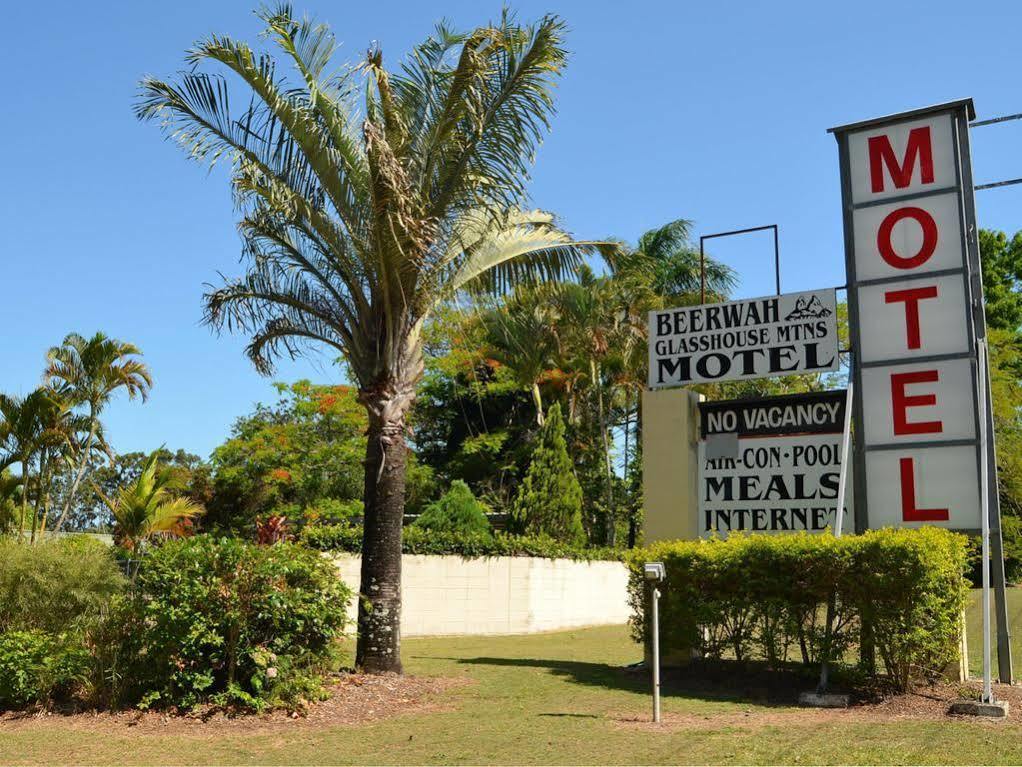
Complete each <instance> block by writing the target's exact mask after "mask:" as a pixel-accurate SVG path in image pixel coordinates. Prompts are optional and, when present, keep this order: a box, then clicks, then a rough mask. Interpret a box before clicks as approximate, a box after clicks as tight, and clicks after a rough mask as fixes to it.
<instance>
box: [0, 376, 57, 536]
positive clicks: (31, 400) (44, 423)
mask: <svg viewBox="0 0 1022 767" xmlns="http://www.w3.org/2000/svg"><path fill="white" fill-rule="evenodd" d="M60 409H61V404H60V403H59V401H58V400H57V398H56V397H55V395H54V393H53V391H52V390H51V389H48V388H46V387H41V388H39V389H35V390H33V391H32V392H30V393H29V394H27V395H26V396H24V397H17V396H13V395H8V394H0V448H2V449H3V453H4V455H3V459H2V461H0V469H6V468H8V467H10V466H12V465H13V464H15V463H20V464H21V477H22V489H21V519H20V521H19V524H18V528H19V530H18V532H19V534H20V535H24V534H25V525H26V522H27V521H28V518H29V510H28V497H29V483H30V481H31V476H32V475H31V465H32V462H33V461H34V460H35V459H36V458H39V459H40V461H41V462H42V454H43V452H44V449H45V448H46V447H47V446H49V445H52V444H54V443H56V442H57V441H59V440H57V439H55V435H54V428H55V427H54V424H55V422H56V421H57V418H56V417H55V413H56V411H58V410H60ZM40 473H41V472H38V473H37V474H36V498H37V500H38V499H39V497H40V496H41V494H42V482H41V479H42V478H41V476H40ZM36 521H37V515H33V516H32V535H33V538H34V536H35V527H36Z"/></svg>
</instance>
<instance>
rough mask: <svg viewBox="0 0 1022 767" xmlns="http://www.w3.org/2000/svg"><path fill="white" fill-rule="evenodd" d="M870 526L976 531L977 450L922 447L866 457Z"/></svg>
mask: <svg viewBox="0 0 1022 767" xmlns="http://www.w3.org/2000/svg"><path fill="white" fill-rule="evenodd" d="M866 474H867V476H868V477H869V483H868V485H867V490H866V497H867V504H868V506H869V523H870V527H885V526H893V527H922V526H923V525H939V526H941V527H950V528H952V529H957V530H967V529H975V528H977V527H978V526H979V513H980V512H979V509H980V505H979V475H978V464H977V463H976V448H975V447H973V446H971V445H966V446H964V447H961V446H958V447H923V448H912V449H906V450H876V451H873V452H870V453H867V454H866Z"/></svg>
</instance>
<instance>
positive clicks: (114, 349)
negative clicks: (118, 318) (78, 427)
mask: <svg viewBox="0 0 1022 767" xmlns="http://www.w3.org/2000/svg"><path fill="white" fill-rule="evenodd" d="M141 354H142V352H141V351H140V350H139V348H138V347H137V346H135V345H134V344H129V343H125V342H123V341H118V340H117V339H116V338H108V337H107V336H106V335H104V334H103V333H96V334H95V335H94V336H92V338H88V339H86V338H85V337H83V336H81V335H79V334H78V333H70V334H68V335H67V336H65V338H64V340H63V342H62V343H61V345H60V346H54V347H52V348H51V349H50V350H49V352H47V354H46V359H47V365H46V372H45V373H44V380H45V381H46V382H47V383H48V384H49V385H50V386H52V387H53V388H54V389H55V391H56V392H57V394H58V395H59V396H60V397H61V398H63V399H64V400H66V401H68V402H70V403H71V404H72V405H73V406H75V407H79V406H82V407H85V408H86V409H87V415H86V417H87V418H88V427H87V429H86V436H85V439H84V441H83V442H82V444H81V445H80V447H81V449H80V450H78V451H76V454H75V456H74V457H73V459H72V460H71V461H70V466H71V469H72V472H73V473H72V479H71V486H70V488H69V489H68V492H67V495H66V497H65V498H64V507H63V509H61V512H60V517H59V518H58V519H57V524H56V525H54V528H53V529H54V531H59V530H60V529H61V528H62V527H63V526H64V522H65V520H66V519H67V516H68V514H69V513H70V512H71V508H72V506H73V505H74V501H75V496H76V495H77V493H78V487H79V485H80V484H81V482H82V478H83V477H84V476H85V470H86V468H87V467H88V465H89V458H90V456H91V455H92V452H93V450H94V449H95V448H96V447H97V445H99V444H101V442H102V439H101V436H102V434H101V425H100V421H99V415H100V413H101V412H102V410H103V408H104V407H106V404H107V403H108V402H109V401H110V399H111V398H112V397H113V395H114V394H115V393H116V392H118V391H119V390H121V389H123V390H124V391H126V392H127V394H128V398H129V399H135V397H141V398H142V401H143V402H144V401H145V399H146V398H147V397H148V395H149V389H150V388H151V387H152V385H153V380H152V377H151V376H150V373H149V368H148V367H146V365H145V363H143V362H140V361H139V360H137V359H134V358H135V357H137V356H139V355H141Z"/></svg>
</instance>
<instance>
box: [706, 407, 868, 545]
mask: <svg viewBox="0 0 1022 767" xmlns="http://www.w3.org/2000/svg"><path fill="white" fill-rule="evenodd" d="M845 402H846V392H844V391H826V392H811V393H807V394H791V395H785V396H780V397H767V398H764V399H754V400H730V401H725V402H703V403H700V405H699V420H700V425H699V431H700V437H701V439H700V441H699V485H698V487H699V504H698V513H699V519H698V522H697V525H698V529H699V535H700V536H701V537H703V538H708V537H712V536H714V535H717V536H721V537H726V536H727V535H729V534H730V533H732V532H750V533H793V532H802V531H806V532H810V533H820V532H823V531H824V530H826V529H827V528H830V529H831V530H833V529H834V525H835V523H836V522H835V520H836V516H837V513H836V512H837V495H838V482H839V479H840V474H841V453H842V448H841V442H842V435H843V429H844V423H845ZM850 468H851V467H849V469H850ZM844 507H845V513H844V523H843V524H842V529H843V531H844V532H848V533H851V532H854V530H855V522H854V514H853V513H852V512H851V509H852V508H853V499H852V493H851V483H850V482H848V483H846V490H845V499H844Z"/></svg>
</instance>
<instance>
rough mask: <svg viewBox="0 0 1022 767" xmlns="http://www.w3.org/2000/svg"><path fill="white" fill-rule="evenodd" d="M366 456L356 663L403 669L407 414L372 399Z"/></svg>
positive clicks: (372, 668)
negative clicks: (391, 410) (403, 563)
mask: <svg viewBox="0 0 1022 767" xmlns="http://www.w3.org/2000/svg"><path fill="white" fill-rule="evenodd" d="M366 408H367V410H368V411H369V429H368V432H367V436H368V442H367V444H366V461H365V522H364V528H363V532H362V579H361V589H360V590H361V595H360V597H361V598H360V599H359V602H358V642H357V645H356V649H355V665H356V666H358V667H359V668H361V669H363V670H364V671H366V672H368V673H371V674H381V673H386V672H396V673H401V526H402V523H403V521H404V512H405V465H406V461H407V446H406V445H405V436H404V414H403V412H402V413H399V414H397V415H396V416H395V414H394V413H390V414H389V415H390V418H389V419H387V418H385V417H381V416H380V415H378V414H379V413H381V412H385V411H386V410H388V408H387V407H386V406H385V405H379V404H375V405H374V403H372V402H367V403H366Z"/></svg>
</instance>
